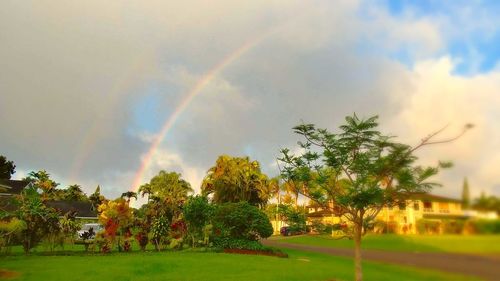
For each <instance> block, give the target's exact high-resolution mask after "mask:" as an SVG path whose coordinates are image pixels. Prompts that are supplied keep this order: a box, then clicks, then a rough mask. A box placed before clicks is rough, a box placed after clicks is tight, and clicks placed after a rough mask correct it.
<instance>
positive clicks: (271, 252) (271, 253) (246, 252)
mask: <svg viewBox="0 0 500 281" xmlns="http://www.w3.org/2000/svg"><path fill="white" fill-rule="evenodd" d="M223 252H224V253H228V254H241V255H260V256H273V257H279V258H288V254H286V253H283V252H282V251H279V250H248V249H224V251H223Z"/></svg>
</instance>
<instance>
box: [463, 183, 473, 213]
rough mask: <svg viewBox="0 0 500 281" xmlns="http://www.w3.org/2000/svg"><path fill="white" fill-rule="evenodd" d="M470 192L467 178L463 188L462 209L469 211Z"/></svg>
mask: <svg viewBox="0 0 500 281" xmlns="http://www.w3.org/2000/svg"><path fill="white" fill-rule="evenodd" d="M470 205H471V202H470V191H469V182H468V181H467V178H465V179H464V185H463V187H462V208H463V209H465V210H467V209H470Z"/></svg>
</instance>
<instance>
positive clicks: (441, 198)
mask: <svg viewBox="0 0 500 281" xmlns="http://www.w3.org/2000/svg"><path fill="white" fill-rule="evenodd" d="M409 199H413V200H427V201H433V202H453V203H462V200H460V199H455V198H449V197H444V196H439V195H434V194H430V193H424V192H422V193H413V194H411V195H410V197H409Z"/></svg>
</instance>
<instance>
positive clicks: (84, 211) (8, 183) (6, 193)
mask: <svg viewBox="0 0 500 281" xmlns="http://www.w3.org/2000/svg"><path fill="white" fill-rule="evenodd" d="M31 185H32V183H31V182H29V181H22V180H5V179H0V210H3V211H7V212H12V211H15V210H16V208H17V206H15V205H14V204H13V203H12V200H11V199H12V196H14V195H19V194H21V192H22V191H23V190H24V189H26V188H29V187H31ZM45 205H46V206H48V207H51V208H53V209H55V210H56V211H57V212H58V213H59V215H60V216H63V215H65V214H66V213H68V212H74V213H75V216H76V218H77V219H82V220H97V210H95V208H94V206H93V205H92V203H91V202H82V201H46V202H45Z"/></svg>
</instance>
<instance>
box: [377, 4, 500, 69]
mask: <svg viewBox="0 0 500 281" xmlns="http://www.w3.org/2000/svg"><path fill="white" fill-rule="evenodd" d="M384 2H385V3H384ZM382 3H383V4H384V5H386V7H387V10H388V11H389V13H390V14H391V15H392V16H394V17H405V16H408V15H411V17H414V18H434V19H439V20H441V21H446V22H448V24H450V25H452V26H453V28H455V29H457V30H460V29H461V28H462V27H466V26H467V25H468V24H469V23H470V22H474V21H479V20H480V19H482V20H484V19H485V18H486V19H487V18H491V19H492V22H491V24H490V25H486V26H481V25H479V26H477V27H475V28H472V29H471V30H467V29H466V28H464V30H463V32H462V33H461V34H460V36H453V37H451V38H446V34H445V38H446V39H447V40H446V46H445V48H444V50H442V51H441V52H440V54H449V55H451V56H452V57H453V58H455V59H457V64H456V65H455V68H454V73H456V74H459V75H476V74H481V73H485V72H488V71H491V70H492V69H493V68H494V67H496V65H497V64H498V61H499V59H500V28H499V25H498V21H494V20H493V19H495V18H496V17H497V16H496V15H498V12H500V2H498V1H433V0H422V1H417V0H414V1H410V0H407V1H403V0H401V1H398V0H388V1H382ZM464 10H466V12H464ZM394 57H396V58H399V59H401V61H403V62H404V63H409V62H411V58H408V54H407V53H405V51H404V50H400V51H399V52H398V53H396V54H394Z"/></svg>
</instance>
